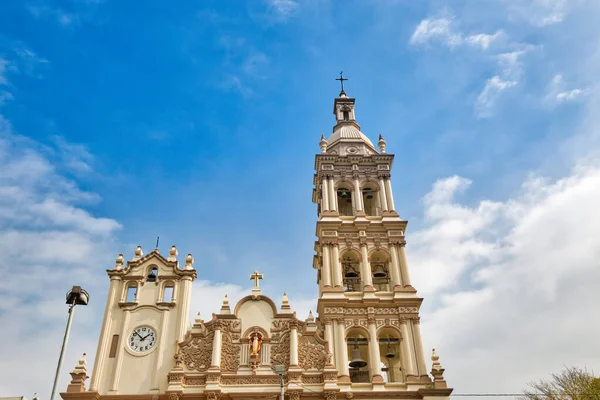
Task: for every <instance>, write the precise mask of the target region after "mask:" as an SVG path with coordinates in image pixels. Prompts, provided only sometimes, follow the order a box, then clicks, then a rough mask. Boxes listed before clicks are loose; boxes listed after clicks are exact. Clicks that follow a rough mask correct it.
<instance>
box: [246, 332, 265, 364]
mask: <svg viewBox="0 0 600 400" xmlns="http://www.w3.org/2000/svg"><path fill="white" fill-rule="evenodd" d="M249 339H250V358H258V353H259V352H260V347H261V346H262V336H261V334H260V333H258V332H254V333H252V334H251V335H250V338H249Z"/></svg>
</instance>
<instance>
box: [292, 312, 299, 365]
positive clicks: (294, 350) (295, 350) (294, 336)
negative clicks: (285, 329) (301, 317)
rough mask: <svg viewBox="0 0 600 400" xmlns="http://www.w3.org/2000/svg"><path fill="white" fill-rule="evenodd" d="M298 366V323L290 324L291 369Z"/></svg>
mask: <svg viewBox="0 0 600 400" xmlns="http://www.w3.org/2000/svg"><path fill="white" fill-rule="evenodd" d="M297 366H298V325H297V321H292V322H291V323H290V367H297Z"/></svg>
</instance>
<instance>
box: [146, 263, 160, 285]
mask: <svg viewBox="0 0 600 400" xmlns="http://www.w3.org/2000/svg"><path fill="white" fill-rule="evenodd" d="M157 276H158V268H157V267H152V269H151V270H150V273H149V274H148V276H147V277H146V282H156V277H157Z"/></svg>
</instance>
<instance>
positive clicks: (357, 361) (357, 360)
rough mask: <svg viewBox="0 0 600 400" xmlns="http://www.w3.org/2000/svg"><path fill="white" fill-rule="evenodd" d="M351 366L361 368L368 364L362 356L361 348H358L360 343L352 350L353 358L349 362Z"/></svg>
mask: <svg viewBox="0 0 600 400" xmlns="http://www.w3.org/2000/svg"><path fill="white" fill-rule="evenodd" d="M348 365H349V366H350V368H361V367H364V366H365V365H367V362H366V361H365V360H363V359H362V357H361V356H360V350H359V349H358V345H357V344H355V345H354V350H352V360H350V363H349V364H348Z"/></svg>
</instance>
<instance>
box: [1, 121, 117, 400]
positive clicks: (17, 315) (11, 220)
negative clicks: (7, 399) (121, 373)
mask: <svg viewBox="0 0 600 400" xmlns="http://www.w3.org/2000/svg"><path fill="white" fill-rule="evenodd" d="M54 154H55V152H54V151H52V149H50V148H48V147H47V146H44V145H41V144H40V143H37V142H35V141H33V140H30V139H27V138H25V137H23V136H19V135H17V134H15V133H14V132H13V131H12V128H11V126H10V123H9V122H8V121H7V120H6V119H4V118H3V117H2V116H0V252H1V253H2V260H1V261H0V274H1V275H2V283H0V296H1V297H2V299H3V302H2V304H1V305H0V319H1V320H2V322H3V324H4V328H3V329H2V331H1V332H0V343H2V357H1V358H0V370H2V371H3V374H4V379H3V380H2V382H1V383H0V392H1V393H6V394H7V395H9V394H14V395H26V396H31V395H32V394H33V392H35V391H37V392H38V393H39V394H40V395H41V397H42V398H44V397H48V394H49V393H48V390H49V388H50V385H51V384H52V372H49V371H53V370H54V368H55V363H56V360H57V357H58V350H59V346H60V343H61V340H62V334H63V332H64V331H63V330H64V322H65V320H66V316H67V314H66V306H65V305H64V294H65V292H66V291H67V290H68V289H69V288H70V287H71V286H72V285H76V284H81V285H82V286H84V287H85V288H86V289H88V290H89V291H90V293H92V302H91V303H90V306H89V307H86V308H85V309H84V310H81V311H79V312H78V313H77V316H76V323H75V324H74V327H73V333H72V339H73V340H72V342H71V347H70V348H69V349H68V351H67V356H66V359H65V361H66V365H65V368H64V369H63V373H62V376H61V378H62V379H61V387H62V388H63V389H64V387H65V385H66V383H67V382H68V381H67V376H68V371H69V370H70V369H71V368H72V366H73V363H74V361H75V360H76V359H77V358H78V357H79V355H80V354H81V352H82V351H88V353H90V352H93V350H94V349H95V344H94V343H95V341H96V337H95V333H96V331H95V329H96V327H97V325H98V324H99V321H98V319H99V318H101V315H102V310H101V308H102V307H103V302H102V301H100V299H101V298H102V297H103V292H105V291H106V285H105V283H106V282H104V281H103V280H100V279H98V277H100V276H101V275H102V274H103V271H104V269H105V268H99V266H101V265H106V263H107V261H108V262H110V258H111V257H110V256H109V258H108V260H107V259H106V257H107V256H106V255H107V254H114V252H113V251H109V249H110V248H111V246H112V240H113V239H112V237H113V235H114V234H115V232H116V231H117V230H118V229H119V228H120V225H119V223H118V222H116V221H114V220H112V219H109V218H98V217H95V216H93V215H91V214H90V213H89V212H88V211H86V210H85V209H84V208H82V206H81V203H82V202H83V203H85V202H88V201H90V200H97V195H94V194H90V193H87V192H83V191H81V190H80V189H79V188H78V187H77V183H76V182H74V181H71V180H70V179H68V178H66V177H65V175H63V174H61V173H60V172H59V171H60V170H67V169H68V168H69V167H68V165H61V163H62V161H61V159H60V157H58V158H56V157H54ZM96 299H97V300H96ZM40 327H43V328H40ZM90 329H91V330H92V332H94V334H92V335H90V332H89V330H90ZM23 354H35V362H33V363H32V362H31V359H30V358H29V357H23ZM25 369H27V370H29V371H30V372H31V374H29V375H28V376H27V377H25V376H24V375H23V374H21V373H20V372H19V371H23V370H25Z"/></svg>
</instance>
